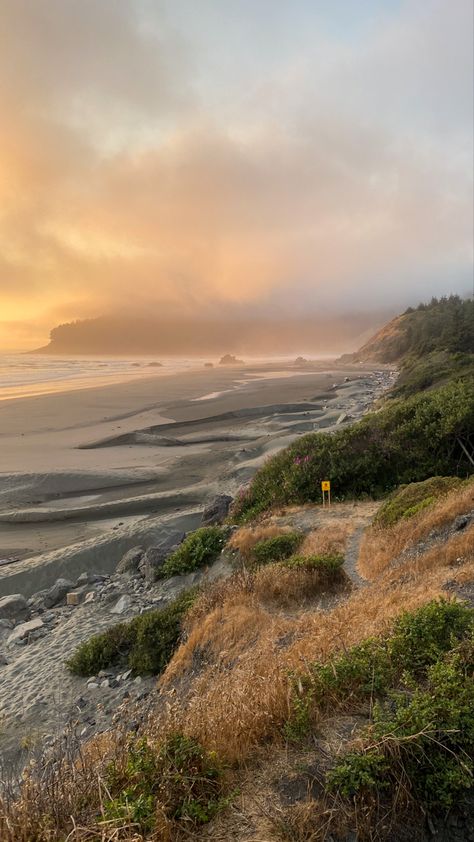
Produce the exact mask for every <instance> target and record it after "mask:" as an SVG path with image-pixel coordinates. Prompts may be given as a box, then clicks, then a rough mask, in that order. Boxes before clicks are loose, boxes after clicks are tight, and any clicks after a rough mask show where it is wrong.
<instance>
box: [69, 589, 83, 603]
mask: <svg viewBox="0 0 474 842" xmlns="http://www.w3.org/2000/svg"><path fill="white" fill-rule="evenodd" d="M80 601H81V594H80V593H79V591H69V593H67V594H66V605H79V602H80Z"/></svg>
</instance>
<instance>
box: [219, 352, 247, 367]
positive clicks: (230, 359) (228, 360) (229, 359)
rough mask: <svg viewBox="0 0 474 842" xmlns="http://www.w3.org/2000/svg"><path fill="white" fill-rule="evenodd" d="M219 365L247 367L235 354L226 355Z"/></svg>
mask: <svg viewBox="0 0 474 842" xmlns="http://www.w3.org/2000/svg"><path fill="white" fill-rule="evenodd" d="M219 365H245V363H244V361H243V360H239V359H237V357H234V355H233V354H224V356H223V357H221V359H220V360H219Z"/></svg>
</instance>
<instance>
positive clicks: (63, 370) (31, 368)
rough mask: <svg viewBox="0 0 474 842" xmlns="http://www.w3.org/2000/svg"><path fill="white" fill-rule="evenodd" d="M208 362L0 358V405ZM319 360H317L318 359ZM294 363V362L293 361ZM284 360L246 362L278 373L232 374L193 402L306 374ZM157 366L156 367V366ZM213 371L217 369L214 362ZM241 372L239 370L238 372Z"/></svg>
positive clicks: (195, 367)
mask: <svg viewBox="0 0 474 842" xmlns="http://www.w3.org/2000/svg"><path fill="white" fill-rule="evenodd" d="M208 359H209V358H207V359H206V358H193V359H190V358H184V357H182V358H181V357H172V358H161V359H157V358H156V357H135V358H134V357H128V358H124V357H99V356H98V357H94V358H91V357H79V356H75V357H72V356H71V357H69V356H62V357H51V356H48V355H46V354H45V355H43V354H0V401H1V400H5V399H8V398H15V397H26V396H34V395H43V394H51V393H54V392H64V391H71V390H74V389H84V388H87V387H90V386H102V385H110V384H113V383H123V382H133V381H136V380H139V379H140V378H144V377H159V376H163V375H169V374H178V373H180V372H186V371H192V370H202V369H203V368H204V365H205V363H206V362H208ZM319 359H321V357H319ZM293 360H294V358H293ZM293 360H290V359H288V358H286V359H282V358H281V357H279V358H276V357H266V358H262V357H259V358H258V359H250V358H249V359H247V362H248V363H251V364H252V365H254V366H255V365H265V364H268V363H273V364H275V363H277V364H278V365H281V370H278V371H258V370H254V371H253V372H249V373H248V375H246V376H244V379H241V377H242V375H241V374H240V378H239V375H238V374H237V372H236V379H235V381H234V382H233V384H232V385H231V387H230V389H229V388H228V387H227V388H226V389H224V390H222V391H219V392H215V391H213V392H208V393H204V394H203V395H202V396H200V397H198V398H196V399H195V400H210V399H211V398H214V397H217V396H219V395H220V394H222V393H223V392H226V391H232V390H233V389H235V388H239V386H242V385H245V384H246V383H248V382H250V381H251V380H254V379H268V378H273V377H288V376H294V375H295V374H306V373H309V372H305V371H304V370H301V369H300V370H295V369H293V370H289V369H288V364H289V363H290V362H292V361H293ZM158 363H159V365H158ZM214 365H215V367H216V368H218V366H217V365H216V363H215V362H214ZM239 371H241V369H239Z"/></svg>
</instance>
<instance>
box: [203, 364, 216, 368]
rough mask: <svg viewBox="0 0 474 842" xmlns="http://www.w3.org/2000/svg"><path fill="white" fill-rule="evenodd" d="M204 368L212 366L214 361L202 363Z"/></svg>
mask: <svg viewBox="0 0 474 842" xmlns="http://www.w3.org/2000/svg"><path fill="white" fill-rule="evenodd" d="M204 368H214V363H204Z"/></svg>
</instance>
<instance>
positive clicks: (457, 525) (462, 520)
mask: <svg viewBox="0 0 474 842" xmlns="http://www.w3.org/2000/svg"><path fill="white" fill-rule="evenodd" d="M469 521H470V517H469V516H468V515H459V517H457V518H455V519H454V523H453V526H454V529H455V530H456V532H460V531H461V529H465V528H466V526H467V525H468V523H469Z"/></svg>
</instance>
